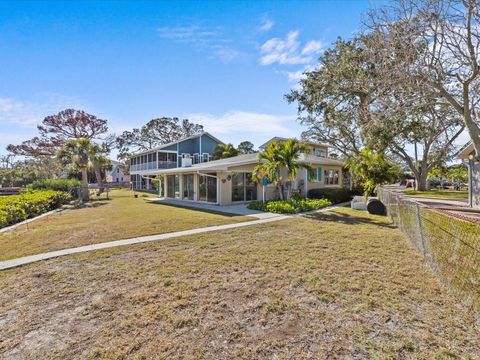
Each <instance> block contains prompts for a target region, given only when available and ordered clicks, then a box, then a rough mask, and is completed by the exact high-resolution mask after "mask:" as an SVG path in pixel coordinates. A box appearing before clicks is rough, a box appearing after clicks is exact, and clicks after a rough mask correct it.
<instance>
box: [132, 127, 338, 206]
mask: <svg viewBox="0 0 480 360" xmlns="http://www.w3.org/2000/svg"><path fill="white" fill-rule="evenodd" d="M203 136H204V137H205V138H210V139H211V140H213V139H215V138H213V137H212V136H211V135H210V134H208V133H204V134H203ZM190 139H191V138H189V139H184V140H181V141H179V143H181V142H183V141H188V140H190ZM202 139H204V138H203V137H202ZM274 140H275V141H282V140H284V139H282V138H274V139H272V140H270V141H274ZM216 141H217V143H221V142H220V141H219V140H216ZM270 141H269V142H270ZM269 142H267V143H265V144H264V145H262V146H266V145H268V143H269ZM202 143H204V140H202ZM173 145H178V146H179V148H181V145H180V144H177V143H175V144H173ZM168 146H170V147H171V146H172V144H168ZM215 146H216V145H215ZM210 149H211V152H209V154H210V156H211V154H213V149H214V147H213V144H212V147H211V148H210ZM155 151H164V148H163V147H161V148H158V149H156V150H155ZM172 154H173V153H172ZM179 154H180V152H177V153H176V155H177V156H180V155H179ZM139 155H140V154H137V155H134V157H136V156H139ZM144 155H145V154H143V155H140V156H144ZM191 155H192V154H191ZM157 158H158V155H157ZM205 159H206V157H205ZM301 160H302V161H305V162H306V163H308V164H309V165H310V166H311V167H312V168H313V171H311V172H309V171H307V169H300V170H299V171H298V174H297V178H296V180H295V181H294V182H293V188H294V189H296V190H297V192H298V193H300V195H301V196H306V194H307V192H308V190H309V189H314V188H325V187H341V186H342V183H343V175H342V166H343V163H342V162H341V161H338V160H333V159H330V158H328V148H327V147H326V146H325V145H321V144H314V143H311V144H309V151H308V152H307V153H306V154H302V156H301ZM132 161H133V158H132ZM172 161H173V158H172ZM257 163H258V154H246V155H239V156H235V157H231V158H227V159H221V160H214V161H201V162H194V161H192V162H190V161H185V162H183V163H177V164H178V165H179V166H177V167H168V166H164V167H163V168H161V167H160V166H159V165H160V164H159V165H158V166H157V167H156V168H155V169H148V170H138V169H136V168H134V169H132V167H131V168H130V173H131V174H132V181H134V188H135V189H149V186H151V185H148V184H149V182H150V181H151V180H149V179H148V177H149V176H154V175H163V179H164V181H163V182H161V186H160V188H161V190H160V191H161V194H162V195H163V196H164V197H166V198H172V199H178V200H185V201H203V202H208V203H213V204H218V205H230V204H235V203H242V202H248V201H253V200H262V199H263V196H264V194H265V199H266V200H269V199H274V198H278V197H279V194H278V191H277V189H276V186H274V185H273V184H269V185H266V186H262V185H260V184H257V183H256V182H254V181H253V180H252V172H253V169H254V168H255V166H256V165H257ZM182 165H183V166H182ZM153 166H156V165H153ZM280 175H281V176H282V177H283V179H287V174H286V169H284V170H282V172H281V174H280ZM134 178H135V179H138V178H140V179H141V180H140V183H138V181H137V182H136V181H135V180H133V179H134Z"/></svg>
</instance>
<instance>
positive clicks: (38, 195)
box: [0, 190, 72, 228]
mask: <svg viewBox="0 0 480 360" xmlns="http://www.w3.org/2000/svg"><path fill="white" fill-rule="evenodd" d="M71 198H72V197H71V195H70V194H68V193H67V192H63V191H54V190H37V191H32V192H25V193H23V194H20V195H13V196H5V197H0V228H3V227H5V226H9V225H13V224H16V223H18V222H21V221H23V220H26V219H30V218H33V217H35V216H38V215H41V214H43V213H45V212H47V211H50V210H54V209H56V208H58V207H59V206H61V205H63V204H65V203H67V202H68V201H70V200H71Z"/></svg>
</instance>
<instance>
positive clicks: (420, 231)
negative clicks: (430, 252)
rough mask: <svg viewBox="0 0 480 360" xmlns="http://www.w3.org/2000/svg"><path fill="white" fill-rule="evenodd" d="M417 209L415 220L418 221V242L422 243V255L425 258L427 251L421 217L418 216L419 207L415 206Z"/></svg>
mask: <svg viewBox="0 0 480 360" xmlns="http://www.w3.org/2000/svg"><path fill="white" fill-rule="evenodd" d="M415 207H416V209H417V220H418V231H419V233H420V240H421V241H422V255H423V257H424V258H425V257H426V255H427V249H426V248H425V238H424V236H423V224H422V216H421V215H420V205H419V204H415Z"/></svg>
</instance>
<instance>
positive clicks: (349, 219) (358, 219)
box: [305, 211, 396, 229]
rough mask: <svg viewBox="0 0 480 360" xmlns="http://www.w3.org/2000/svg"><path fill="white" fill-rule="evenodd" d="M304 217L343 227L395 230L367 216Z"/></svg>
mask: <svg viewBox="0 0 480 360" xmlns="http://www.w3.org/2000/svg"><path fill="white" fill-rule="evenodd" d="M305 217H306V218H308V219H311V220H318V221H329V222H336V223H341V224H345V225H358V224H368V225H376V226H381V227H384V228H389V229H395V228H396V226H395V225H393V224H389V223H387V222H385V221H381V220H376V219H375V218H372V217H369V216H362V214H358V215H357V214H353V215H352V214H347V213H344V212H334V211H329V212H325V213H316V214H309V215H305Z"/></svg>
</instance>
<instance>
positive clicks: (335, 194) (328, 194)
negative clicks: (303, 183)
mask: <svg viewBox="0 0 480 360" xmlns="http://www.w3.org/2000/svg"><path fill="white" fill-rule="evenodd" d="M361 194H362V191H361V190H349V189H344V188H341V189H311V190H308V197H309V198H312V199H328V200H330V201H331V202H332V203H334V204H338V203H342V202H346V201H350V200H352V197H353V196H354V195H361Z"/></svg>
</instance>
